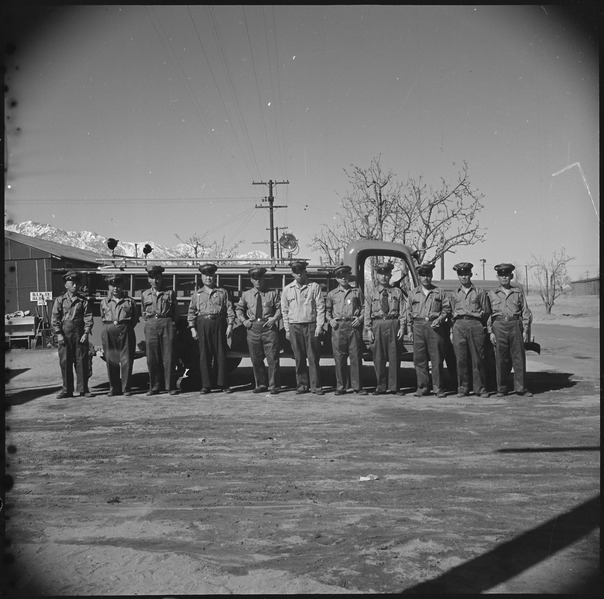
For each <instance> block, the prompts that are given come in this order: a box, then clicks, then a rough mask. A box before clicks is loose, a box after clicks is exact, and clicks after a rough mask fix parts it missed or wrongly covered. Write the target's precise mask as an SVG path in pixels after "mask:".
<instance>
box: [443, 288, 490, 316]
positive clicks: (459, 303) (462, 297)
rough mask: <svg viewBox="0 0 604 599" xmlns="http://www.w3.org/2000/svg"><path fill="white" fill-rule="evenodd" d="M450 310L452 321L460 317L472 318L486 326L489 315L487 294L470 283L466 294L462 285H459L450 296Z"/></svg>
mask: <svg viewBox="0 0 604 599" xmlns="http://www.w3.org/2000/svg"><path fill="white" fill-rule="evenodd" d="M451 310H452V314H453V320H455V319H456V318H459V317H460V316H473V317H474V318H477V319H478V320H480V321H481V322H483V323H485V324H486V321H487V318H488V317H489V313H490V307H489V299H488V297H487V292H486V291H485V290H484V289H481V288H480V287H476V286H475V285H474V283H472V284H471V285H470V290H469V291H468V292H467V293H466V292H465V291H464V288H463V285H460V286H459V287H458V288H457V289H456V290H455V291H454V292H453V293H452V294H451Z"/></svg>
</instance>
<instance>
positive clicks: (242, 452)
mask: <svg viewBox="0 0 604 599" xmlns="http://www.w3.org/2000/svg"><path fill="white" fill-rule="evenodd" d="M548 326H549V325H540V327H539V330H538V331H537V330H536V331H535V332H536V333H538V337H539V340H540V341H541V342H542V343H543V344H544V346H546V345H547V351H544V352H543V354H542V355H541V356H536V355H534V354H533V355H531V357H530V359H529V370H530V375H529V381H528V382H529V385H530V387H531V389H532V390H533V391H534V392H535V396H534V397H533V398H530V399H528V398H520V397H517V396H513V395H512V396H510V397H507V398H503V399H497V398H494V397H491V398H490V399H488V400H485V399H476V398H474V397H467V398H457V397H456V396H455V395H449V396H448V397H446V398H444V399H438V398H435V397H428V398H423V399H421V400H420V399H418V398H415V397H413V396H405V397H390V396H378V397H373V396H371V395H370V396H368V397H359V396H356V395H347V396H344V397H337V396H335V395H333V393H328V394H327V395H326V396H325V397H316V396H314V395H305V396H303V397H302V398H300V397H299V396H296V395H295V394H294V392H293V391H291V390H289V391H287V392H285V393H282V394H281V395H279V396H276V397H275V396H270V395H266V396H265V395H260V396H258V395H253V394H252V393H250V392H249V387H247V386H246V384H247V383H248V382H249V381H250V380H251V369H250V368H249V366H246V365H245V363H244V365H243V366H242V367H240V368H239V369H238V370H237V373H236V377H235V378H234V379H233V385H234V386H235V387H236V392H235V393H234V394H233V395H224V394H216V393H214V394H212V395H209V396H200V395H198V394H197V393H188V394H183V395H180V396H178V397H176V398H174V397H169V396H167V395H160V396H157V397H152V398H148V397H146V396H145V394H144V390H145V389H144V388H145V386H146V376H145V374H144V370H145V365H144V363H143V361H138V363H137V367H136V368H137V370H138V371H139V374H138V375H137V382H138V385H139V386H140V392H138V393H136V394H135V395H134V396H132V397H130V398H124V397H112V398H109V397H107V396H106V395H104V393H105V392H106V388H107V386H106V382H105V381H106V376H105V373H104V370H103V363H102V362H100V361H99V362H95V374H94V376H93V380H92V381H91V382H92V387H93V392H94V393H95V394H97V395H96V396H95V397H94V398H92V399H79V398H77V399H68V400H57V399H55V394H56V392H57V391H58V386H57V380H58V362H57V357H56V353H55V352H54V351H46V350H34V351H27V350H23V351H20V350H15V351H13V352H11V353H10V354H8V355H7V358H6V365H7V366H8V367H9V368H10V369H11V372H10V373H9V377H10V378H9V380H8V383H7V393H8V398H7V403H8V411H7V412H6V425H7V447H8V454H7V462H8V463H7V470H6V472H7V474H9V475H10V476H11V478H12V480H13V481H14V485H13V487H12V489H10V491H8V492H7V496H6V501H7V504H6V518H7V522H6V529H7V535H8V536H9V537H10V540H11V544H10V546H9V547H8V557H7V559H6V560H5V562H6V561H8V562H11V561H12V564H11V565H10V566H9V567H8V568H7V570H6V572H5V580H6V582H7V583H8V587H7V591H6V592H7V596H10V597H13V596H14V597H23V596H26V595H32V594H35V593H36V592H44V593H46V594H53V595H76V594H77V595H90V594H94V595H114V594H120V595H129V594H164V595H170V594H172V595H175V594H205V593H222V594H227V593H374V592H386V593H394V592H396V593H399V592H406V593H420V592H477V593H478V592H483V593H501V592H509V593H584V594H588V593H593V592H595V591H596V583H597V576H599V570H598V563H599V476H600V474H599V473H600V464H599V444H600V442H599V438H600V431H599V417H600V408H599V405H600V399H599V395H600V387H599V375H600V371H599V339H598V337H599V335H594V334H592V333H591V331H590V330H589V329H578V328H574V327H563V329H573V330H572V331H570V332H569V331H567V332H566V333H564V331H562V333H563V334H559V331H556V330H554V329H551V328H548ZM585 331H587V332H585ZM575 335H578V337H577V339H578V340H577V341H576V343H577V345H576V347H574V346H573V347H572V348H570V349H569V343H570V345H571V346H572V344H573V343H574V342H572V341H569V339H571V337H573V336H575ZM546 336H547V337H548V342H547V344H546V343H545V339H544V337H546ZM573 338H574V337H573ZM556 339H559V340H558V341H556ZM552 344H557V345H552ZM405 366H406V367H405V368H404V369H403V372H404V382H405V384H406V385H407V386H408V387H409V388H410V389H411V388H412V387H413V384H414V375H413V371H412V369H411V368H409V365H408V364H406V365H405ZM323 370H324V373H325V379H326V383H325V384H329V383H330V382H332V378H331V376H332V375H331V365H330V364H329V363H328V362H326V363H325V365H324V367H323ZM365 374H366V384H367V385H368V386H369V385H371V384H372V383H374V378H373V371H372V366H371V365H367V366H366V367H365ZM285 383H287V384H289V385H290V389H291V386H293V368H292V365H291V362H286V366H285Z"/></svg>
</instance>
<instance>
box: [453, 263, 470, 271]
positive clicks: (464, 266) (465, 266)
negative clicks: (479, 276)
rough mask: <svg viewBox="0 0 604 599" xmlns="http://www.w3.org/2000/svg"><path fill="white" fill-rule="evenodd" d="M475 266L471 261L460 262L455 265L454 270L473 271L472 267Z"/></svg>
mask: <svg viewBox="0 0 604 599" xmlns="http://www.w3.org/2000/svg"><path fill="white" fill-rule="evenodd" d="M473 268H474V265H473V264H472V263H471V262H458V263H457V264H456V265H455V266H454V267H453V270H454V271H456V272H458V273H459V272H460V271H461V272H465V271H470V273H471V272H472V269H473Z"/></svg>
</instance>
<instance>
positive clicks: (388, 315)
mask: <svg viewBox="0 0 604 599" xmlns="http://www.w3.org/2000/svg"><path fill="white" fill-rule="evenodd" d="M373 318H374V320H396V319H397V318H398V314H386V315H385V316H374V317H373Z"/></svg>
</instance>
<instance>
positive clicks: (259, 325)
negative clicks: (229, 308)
mask: <svg viewBox="0 0 604 599" xmlns="http://www.w3.org/2000/svg"><path fill="white" fill-rule="evenodd" d="M265 322H266V321H265V320H254V321H252V326H251V327H250V328H249V329H247V346H248V348H249V350H250V359H251V360H252V369H253V370H254V380H255V381H256V387H261V386H262V387H267V386H268V388H269V389H271V390H272V389H278V388H279V387H280V386H281V381H280V373H279V371H280V369H279V333H278V332H277V330H276V326H275V325H273V326H272V327H271V328H270V329H269V328H266V327H265V326H264V323H265ZM264 358H266V362H267V364H268V379H267V376H266V368H265V366H264ZM267 380H268V383H267Z"/></svg>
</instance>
